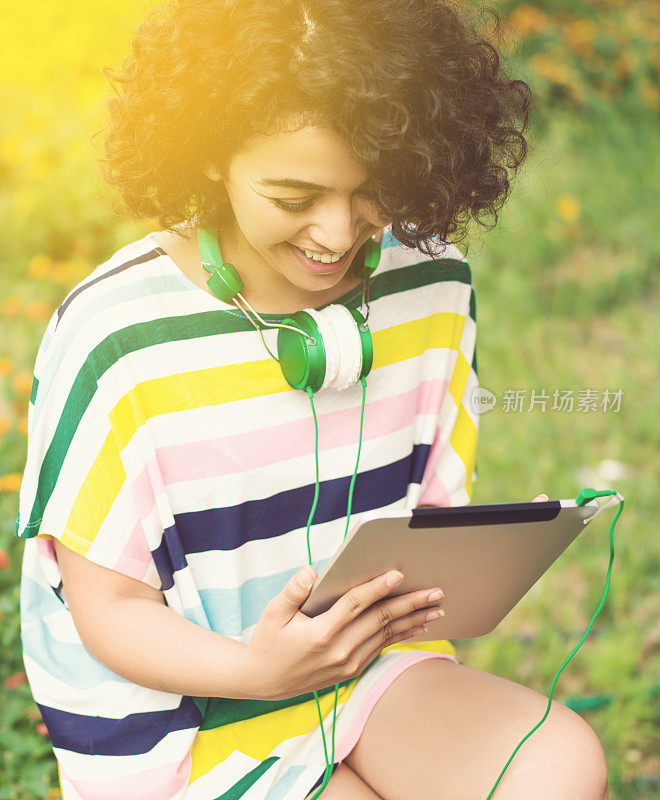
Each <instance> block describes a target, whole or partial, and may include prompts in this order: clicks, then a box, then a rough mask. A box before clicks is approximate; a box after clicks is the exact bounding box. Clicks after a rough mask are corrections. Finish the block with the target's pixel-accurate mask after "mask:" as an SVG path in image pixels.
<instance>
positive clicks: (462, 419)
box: [449, 405, 477, 499]
mask: <svg viewBox="0 0 660 800" xmlns="http://www.w3.org/2000/svg"><path fill="white" fill-rule="evenodd" d="M449 441H450V442H451V446H452V447H453V448H454V452H455V453H456V455H457V456H458V457H459V458H460V459H461V461H462V462H463V464H464V465H465V491H466V492H467V495H468V497H469V498H470V499H472V476H473V475H474V464H475V461H476V458H477V428H476V426H475V424H474V422H472V420H471V419H470V416H469V415H468V413H467V411H466V410H465V409H464V408H463V406H462V405H461V406H460V408H459V409H458V417H457V418H456V422H455V423H454V427H453V428H452V431H451V434H450V436H449Z"/></svg>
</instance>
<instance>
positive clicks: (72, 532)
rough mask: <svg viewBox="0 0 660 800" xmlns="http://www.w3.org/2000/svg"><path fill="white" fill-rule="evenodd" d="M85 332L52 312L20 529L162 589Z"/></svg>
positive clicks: (31, 426)
mask: <svg viewBox="0 0 660 800" xmlns="http://www.w3.org/2000/svg"><path fill="white" fill-rule="evenodd" d="M95 361H96V359H95V352H94V348H92V347H86V346H85V336H84V332H80V331H79V332H77V333H76V334H75V335H72V332H71V329H70V327H69V328H68V329H67V333H64V332H63V331H62V328H61V327H60V328H59V329H58V316H57V312H56V314H54V315H53V317H52V318H51V320H50V322H49V324H48V327H47V329H46V332H45V334H44V337H43V339H42V342H41V345H40V347H39V351H38V353H37V357H36V360H35V369H34V377H33V384H32V392H31V396H30V401H29V406H28V443H27V458H26V463H25V469H24V472H23V480H22V483H21V488H20V494H19V510H18V516H17V519H16V529H15V533H16V535H17V536H20V537H21V538H25V539H29V538H32V537H38V538H40V539H42V540H46V541H48V542H50V544H51V547H52V540H53V539H58V540H59V541H60V542H61V543H62V544H63V545H65V546H66V547H68V548H70V549H71V550H73V551H74V552H76V553H78V554H80V555H82V556H84V557H85V558H88V559H89V560H90V561H93V562H94V563H95V564H98V565H100V566H103V567H106V568H108V569H113V570H116V571H117V572H120V573H122V574H124V575H127V576H128V577H130V578H134V579H136V580H140V581H143V582H145V583H147V584H148V585H150V586H152V587H154V588H156V589H160V588H161V582H160V579H159V576H158V572H157V570H156V568H155V565H154V562H153V557H152V553H151V550H150V549H149V546H148V544H147V541H146V537H145V533H144V529H143V526H142V521H141V519H140V515H139V514H138V512H137V508H136V505H135V502H134V498H133V492H132V490H131V486H130V482H129V481H128V479H127V476H126V471H125V469H124V464H123V462H122V454H121V452H120V449H119V445H118V441H117V437H116V435H115V432H114V431H113V428H112V425H111V424H110V419H109V414H108V408H109V405H108V404H109V401H110V399H109V398H107V397H106V396H105V394H104V390H103V388H102V384H100V383H99V376H98V374H97V370H96V369H95Z"/></svg>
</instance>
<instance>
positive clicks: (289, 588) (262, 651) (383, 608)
mask: <svg viewBox="0 0 660 800" xmlns="http://www.w3.org/2000/svg"><path fill="white" fill-rule="evenodd" d="M547 499H548V496H547V495H546V494H540V495H537V496H536V497H535V498H534V500H533V501H532V502H534V503H541V502H545V501H547ZM395 575H399V576H400V578H399V580H398V581H397V582H396V583H392V584H388V583H387V579H388V578H392V577H394V576H395ZM316 577H317V574H316V570H315V569H314V568H313V567H310V566H308V567H304V568H303V569H300V570H299V571H298V572H297V573H296V575H294V576H293V578H291V579H290V580H289V581H288V583H287V584H286V585H285V586H284V588H283V589H282V591H281V592H280V593H279V594H277V595H275V597H273V598H272V599H271V600H270V601H269V602H268V604H267V605H266V607H265V608H264V611H263V614H262V615H261V618H260V619H259V622H258V623H257V625H256V627H255V629H254V631H253V632H252V637H251V639H250V642H249V645H248V649H247V660H248V664H249V668H250V669H252V670H254V671H255V674H256V675H257V676H258V679H259V682H260V685H261V686H262V687H263V694H262V697H263V698H265V699H267V700H285V699H287V698H289V697H295V696H297V695H300V694H304V693H306V692H311V691H313V690H318V689H323V688H325V687H327V686H334V685H335V684H336V683H341V682H342V681H345V680H348V679H349V678H353V677H355V676H356V675H359V674H360V673H361V672H362V671H363V670H364V669H366V667H367V666H368V665H369V664H370V663H371V662H372V661H373V660H374V659H375V658H376V656H378V655H379V653H380V652H381V651H382V650H383V648H385V647H388V646H389V645H392V644H395V643H396V642H400V641H403V640H404V639H410V638H412V637H413V636H415V635H416V634H417V633H418V631H419V630H421V628H422V626H423V625H424V624H425V623H426V622H427V621H428V620H427V619H426V617H427V615H428V614H429V613H430V612H431V611H437V612H440V613H439V614H438V616H442V615H443V614H444V612H443V611H442V610H441V609H440V608H439V606H437V605H436V603H438V602H439V601H440V600H441V599H442V597H444V592H442V589H439V587H432V588H430V589H421V590H418V591H415V592H410V593H408V594H402V595H399V596H398V597H392V598H388V595H389V594H390V593H391V592H392V590H393V589H394V587H395V586H397V585H398V583H401V580H402V579H403V576H402V575H401V573H397V572H396V571H394V572H387V573H385V574H383V575H379V576H378V577H377V578H374V579H373V580H371V581H367V582H366V583H362V584H359V585H358V586H354V587H353V588H352V589H350V590H349V591H348V592H346V594H344V595H343V596H342V597H340V598H339V600H337V601H336V602H335V604H334V605H333V606H332V607H331V608H330V609H329V610H328V611H326V612H325V613H324V614H319V615H318V616H317V617H308V616H307V615H305V614H303V613H302V612H301V611H300V606H301V605H303V603H304V602H305V600H306V599H307V597H308V596H309V593H310V591H311V588H312V586H313V584H314V581H315V580H316ZM436 591H439V592H440V596H439V597H438V598H434V599H433V600H431V599H430V595H431V594H433V593H434V592H436Z"/></svg>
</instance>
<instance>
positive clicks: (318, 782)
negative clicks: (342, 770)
mask: <svg viewBox="0 0 660 800" xmlns="http://www.w3.org/2000/svg"><path fill="white" fill-rule="evenodd" d="M338 766H339V761H337V762H336V763H334V764H333V765H332V772H334V771H335V770H336V769H337V767H338ZM331 774H332V773H331ZM324 776H325V769H324V770H323V772H322V773H321V777H320V778H319V779H318V780H317V781H316V783H315V784H314V786H312V788H311V789H308V790H307V794H306V795H305V797H307V795H310V794H311V793H312V792H313V791H314V790H315V789H318V788H319V786H320V785H321V784H322V783H323V778H324ZM321 797H323V794H322V795H321Z"/></svg>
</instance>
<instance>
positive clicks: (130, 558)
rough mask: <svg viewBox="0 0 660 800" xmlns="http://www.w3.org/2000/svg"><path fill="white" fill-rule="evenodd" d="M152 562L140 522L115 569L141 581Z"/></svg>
mask: <svg viewBox="0 0 660 800" xmlns="http://www.w3.org/2000/svg"><path fill="white" fill-rule="evenodd" d="M152 560H153V556H152V554H151V550H150V549H149V547H148V546H147V541H146V538H145V535H144V529H143V528H142V523H141V522H140V520H138V521H137V523H136V525H135V527H134V528H133V530H132V532H131V535H130V537H129V538H128V541H127V542H126V544H125V545H124V549H123V550H122V551H121V553H120V555H119V558H118V559H117V561H116V562H115V564H114V566H113V569H116V570H117V572H121V573H123V574H124V575H128V577H129V578H135V580H138V581H140V580H142V579H143V578H144V576H145V575H146V573H147V569H148V568H149V565H150V564H151V562H152Z"/></svg>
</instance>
